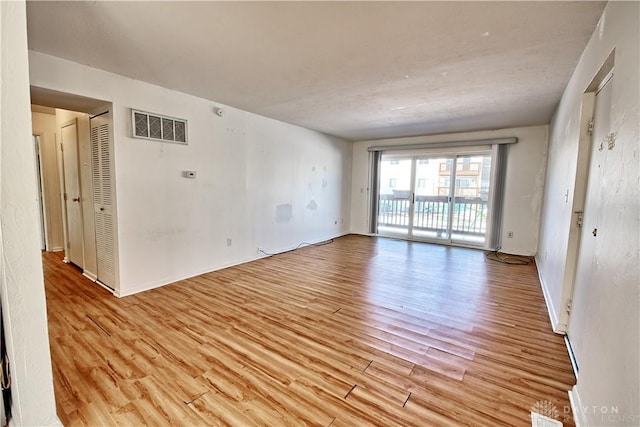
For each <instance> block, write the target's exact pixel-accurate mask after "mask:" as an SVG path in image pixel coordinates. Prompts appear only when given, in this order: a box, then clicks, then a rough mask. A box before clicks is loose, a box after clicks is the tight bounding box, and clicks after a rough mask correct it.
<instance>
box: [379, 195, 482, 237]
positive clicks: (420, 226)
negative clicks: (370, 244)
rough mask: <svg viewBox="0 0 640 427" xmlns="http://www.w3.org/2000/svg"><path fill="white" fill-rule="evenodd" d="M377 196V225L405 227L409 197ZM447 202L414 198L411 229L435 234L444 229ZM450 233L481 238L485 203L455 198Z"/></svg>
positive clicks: (465, 198) (469, 198)
mask: <svg viewBox="0 0 640 427" xmlns="http://www.w3.org/2000/svg"><path fill="white" fill-rule="evenodd" d="M398 193H399V194H381V195H380V204H379V207H378V225H380V226H388V227H408V226H409V206H410V203H409V197H408V195H404V194H402V193H404V192H398ZM448 200H449V198H448V197H446V196H416V201H415V205H414V214H413V229H414V230H422V231H432V232H436V233H439V232H441V231H443V230H446V229H447V227H448V224H447V221H448V218H449V201H448ZM452 219H453V220H452V224H451V231H452V232H453V233H457V234H464V235H474V236H482V235H484V234H485V233H486V231H487V202H486V201H484V200H482V199H480V198H479V197H456V198H455V203H453V218H452Z"/></svg>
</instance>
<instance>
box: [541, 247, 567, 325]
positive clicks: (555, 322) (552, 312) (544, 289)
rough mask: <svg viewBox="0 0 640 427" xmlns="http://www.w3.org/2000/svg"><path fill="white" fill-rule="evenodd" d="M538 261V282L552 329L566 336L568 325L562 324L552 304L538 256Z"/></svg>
mask: <svg viewBox="0 0 640 427" xmlns="http://www.w3.org/2000/svg"><path fill="white" fill-rule="evenodd" d="M535 261H536V267H537V268H536V270H537V271H538V280H539V281H540V287H541V288H542V295H543V296H544V302H545V305H546V306H547V313H549V320H550V321H551V329H553V332H555V333H556V334H559V335H565V334H566V333H567V325H565V324H562V323H560V318H559V317H558V314H557V313H556V310H555V309H554V308H553V304H552V303H551V295H549V288H548V287H547V283H546V282H545V280H544V277H542V273H541V272H540V268H539V266H540V259H539V258H538V256H537V255H536V256H535Z"/></svg>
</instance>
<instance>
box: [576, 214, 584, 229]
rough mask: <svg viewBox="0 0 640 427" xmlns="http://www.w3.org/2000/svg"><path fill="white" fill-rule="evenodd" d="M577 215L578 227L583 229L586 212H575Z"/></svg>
mask: <svg viewBox="0 0 640 427" xmlns="http://www.w3.org/2000/svg"><path fill="white" fill-rule="evenodd" d="M575 214H576V215H577V217H576V225H577V226H578V228H582V220H583V219H584V212H583V211H575Z"/></svg>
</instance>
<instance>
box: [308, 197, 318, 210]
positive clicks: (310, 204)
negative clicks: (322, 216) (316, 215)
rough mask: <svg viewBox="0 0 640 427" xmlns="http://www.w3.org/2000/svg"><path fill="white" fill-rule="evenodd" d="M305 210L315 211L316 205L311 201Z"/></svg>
mask: <svg viewBox="0 0 640 427" xmlns="http://www.w3.org/2000/svg"><path fill="white" fill-rule="evenodd" d="M307 209H309V210H310V211H315V210H316V209H318V204H317V203H316V201H315V200H311V201H310V202H309V204H307Z"/></svg>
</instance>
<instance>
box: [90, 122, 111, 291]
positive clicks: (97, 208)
mask: <svg viewBox="0 0 640 427" xmlns="http://www.w3.org/2000/svg"><path fill="white" fill-rule="evenodd" d="M90 127H91V139H90V142H91V171H92V180H93V207H94V212H95V230H96V254H97V258H98V271H97V276H98V281H100V283H102V284H104V285H105V286H107V287H109V288H111V289H114V288H115V281H116V280H115V276H116V273H115V246H114V239H115V237H114V219H113V214H114V213H113V185H112V176H113V174H112V172H113V169H112V160H111V158H112V157H111V151H110V132H111V121H110V116H109V115H108V114H107V113H104V114H101V115H99V116H95V117H92V118H91V126H90Z"/></svg>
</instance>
